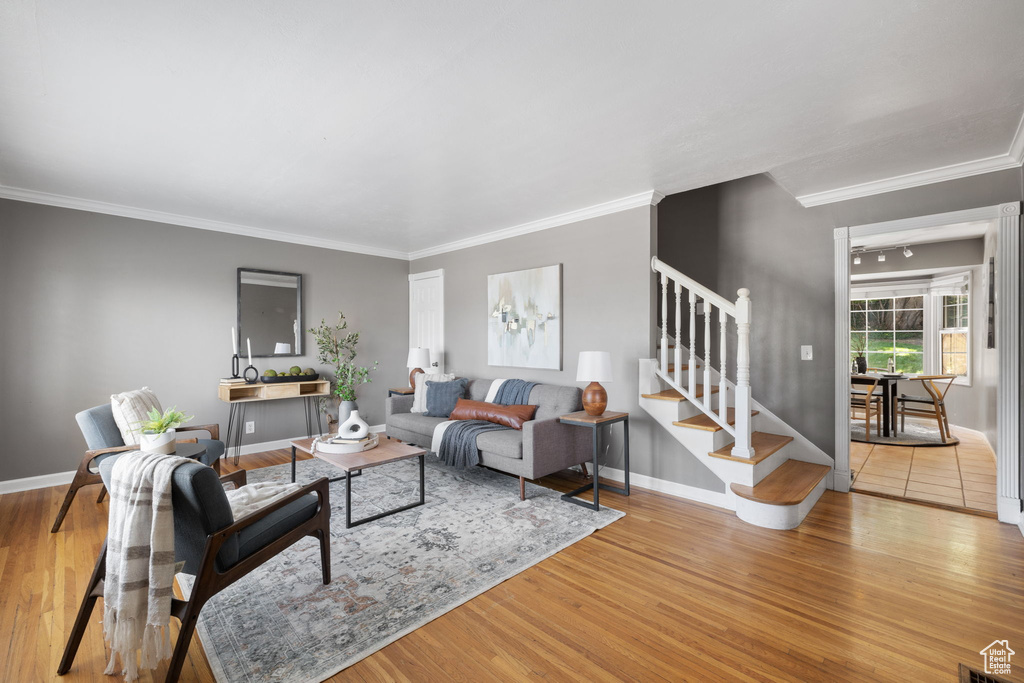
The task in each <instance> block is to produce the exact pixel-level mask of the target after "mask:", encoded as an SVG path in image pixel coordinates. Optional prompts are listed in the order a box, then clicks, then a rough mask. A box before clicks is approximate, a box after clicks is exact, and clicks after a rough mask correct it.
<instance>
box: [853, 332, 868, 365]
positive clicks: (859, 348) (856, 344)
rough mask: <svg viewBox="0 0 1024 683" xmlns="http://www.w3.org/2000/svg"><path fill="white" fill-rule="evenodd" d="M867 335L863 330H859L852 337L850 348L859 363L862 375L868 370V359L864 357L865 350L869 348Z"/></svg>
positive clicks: (854, 358)
mask: <svg viewBox="0 0 1024 683" xmlns="http://www.w3.org/2000/svg"><path fill="white" fill-rule="evenodd" d="M866 336H867V335H865V334H864V333H863V332H858V333H854V334H853V336H851V337H850V349H851V350H852V351H853V354H854V357H853V360H854V361H855V362H856V363H857V372H859V373H860V374H862V375H863V374H864V373H865V372H867V371H868V359H867V358H865V357H864V352H865V350H866V349H867V342H866V340H865V337H866Z"/></svg>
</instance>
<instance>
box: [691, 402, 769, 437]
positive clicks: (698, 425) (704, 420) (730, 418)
mask: <svg viewBox="0 0 1024 683" xmlns="http://www.w3.org/2000/svg"><path fill="white" fill-rule="evenodd" d="M758 412H759V411H757V410H751V411H750V416H751V417H753V416H754V415H757V414H758ZM725 421H726V422H728V423H729V425H730V426H731V425H734V424H736V409H735V408H729V410H728V412H726V414H725ZM672 424H674V425H675V426H676V427H687V428H689V429H701V430H703V431H705V432H718V431H721V430H722V427H721V426H720V425H719V424H718V423H717V422H715V421H714V420H712V419H711V418H710V417H708V416H707V415H705V414H704V413H701V414H700V415H695V416H694V417H688V418H686V419H685V420H677V421H675V422H673V423H672Z"/></svg>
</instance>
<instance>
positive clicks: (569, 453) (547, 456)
mask: <svg viewBox="0 0 1024 683" xmlns="http://www.w3.org/2000/svg"><path fill="white" fill-rule="evenodd" d="M490 387H491V380H489V379H474V380H470V382H469V386H468V391H467V392H466V398H468V399H470V400H473V401H483V400H484V399H485V398H486V397H487V391H488V389H490ZM582 396H583V392H582V391H581V390H580V389H579V388H578V387H566V386H558V385H554V384H538V385H537V386H535V387H534V388H533V390H532V391H531V392H530V400H529V404H530V405H535V406H537V413H536V415H535V416H534V419H533V420H530V421H529V422H527V423H526V424H524V425H523V429H522V431H518V430H514V429H507V430H504V429H503V430H501V431H493V432H484V433H483V434H481V435H480V436H478V437H477V442H476V444H477V448H478V449H479V450H480V461H481V464H483V465H484V466H486V467H490V468H493V469H496V470H500V471H502V472H507V473H508V474H512V475H515V476H518V477H519V497H520V498H523V499H525V497H526V479H537V478H539V477H543V476H546V475H548V474H551V473H553V472H558V471H559V470H564V469H567V468H569V467H572V466H573V465H579V464H581V463H585V462H587V461H589V460H590V459H591V458H592V457H593V444H592V442H591V433H590V430H589V429H582V428H580V427H571V426H569V425H564V424H561V423H560V422H559V421H558V417H559V416H560V415H565V414H566V413H572V412H576V411H577V410H582V409H583V402H582ZM412 398H413V397H412V396H392V397H391V398H389V399H387V431H386V434H387V436H388V437H389V438H392V439H400V440H402V441H407V442H409V443H413V444H416V445H417V446H419V447H420V448H426V449H428V450H429V449H430V441H431V439H432V438H433V435H434V427H435V426H437V425H438V424H440V423H441V422H444V421H445V418H443V417H427V416H426V415H424V414H422V413H412V412H410V410H411V409H412Z"/></svg>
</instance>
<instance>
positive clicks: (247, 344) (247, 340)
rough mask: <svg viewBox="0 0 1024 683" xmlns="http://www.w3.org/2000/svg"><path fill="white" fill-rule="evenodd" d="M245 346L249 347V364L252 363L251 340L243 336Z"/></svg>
mask: <svg viewBox="0 0 1024 683" xmlns="http://www.w3.org/2000/svg"><path fill="white" fill-rule="evenodd" d="M245 346H246V347H247V348H248V349H249V365H252V342H251V341H249V338H248V337H246V338H245Z"/></svg>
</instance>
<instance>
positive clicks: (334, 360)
mask: <svg viewBox="0 0 1024 683" xmlns="http://www.w3.org/2000/svg"><path fill="white" fill-rule="evenodd" d="M347 329H348V322H347V321H346V320H345V314H344V313H342V312H340V311H339V312H338V322H337V324H335V325H328V324H327V321H326V320H321V321H320V326H319V327H315V328H312V329H310V330H309V332H310V334H312V335H313V338H314V339H315V340H316V348H317V359H318V360H319V361H320V362H321V363H326V364H328V365H330V366H331V372H332V373H333V379H331V389H332V391H333V394H334V396H336V397H337V399H338V401H339V402H340V405H339V408H338V421H339V423H344V422H345V421H346V420H347V419H348V417H349V415H350V414H351V413H352V411H353V410H358V409H359V406H357V405H356V387H358V386H359V385H360V384H366V383H368V382H370V381H371V380H370V373H371V372H372V371H374V370H376V369H377V365H378V363H377V361H374V362H373V367H371V368H366V367H361V366H358V365H356V364H355V358H356V344H358V343H359V333H358V332H347V333H346V330H347ZM331 412H332V411H331V410H330V406H327V405H324V413H325V414H326V415H327V416H328V418H327V422H328V424H330V423H331V422H332V420H331V414H330V413H331Z"/></svg>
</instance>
